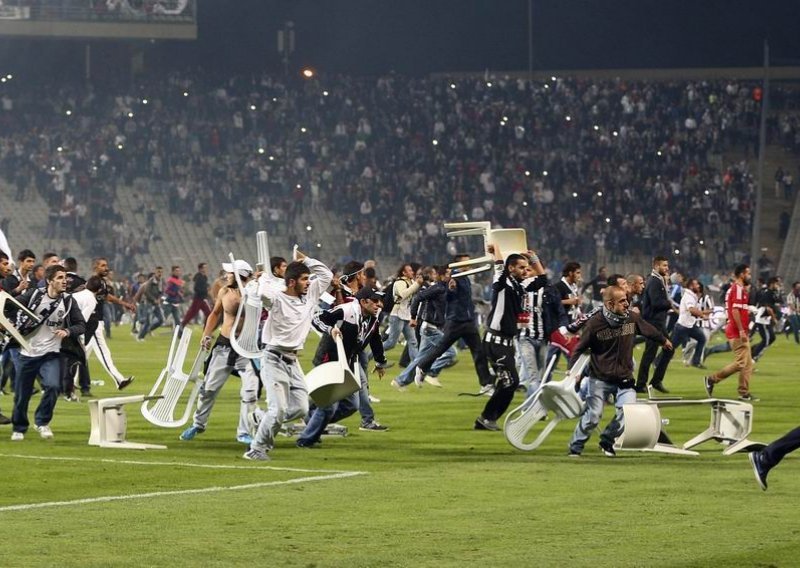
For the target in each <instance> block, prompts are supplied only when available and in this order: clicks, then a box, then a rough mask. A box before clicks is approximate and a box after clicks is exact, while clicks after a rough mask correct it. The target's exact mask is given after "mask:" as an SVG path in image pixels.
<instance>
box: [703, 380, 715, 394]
mask: <svg viewBox="0 0 800 568" xmlns="http://www.w3.org/2000/svg"><path fill="white" fill-rule="evenodd" d="M703 386H704V387H706V394H707V395H708V396H709V397H710V396H711V395H712V393H713V392H714V383H713V382H711V376H707V377H703Z"/></svg>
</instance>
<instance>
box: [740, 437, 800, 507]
mask: <svg viewBox="0 0 800 568" xmlns="http://www.w3.org/2000/svg"><path fill="white" fill-rule="evenodd" d="M797 448H800V426H798V427H797V428H795V429H794V430H792V431H791V432H789V433H787V434H786V435H785V436H783V437H782V438H778V439H777V440H775V441H774V442H772V443H771V444H770V445H769V446H767V447H766V448H764V449H763V450H761V451H757V452H750V455H749V457H750V463H751V464H752V465H753V473H754V474H755V476H756V481H757V482H758V485H759V487H761V489H763V490H764V491H766V490H767V474H769V472H770V470H771V469H772V468H773V467H775V466H776V465H778V464H779V463H780V462H781V460H782V459H783V458H784V457H786V454H788V453H791V452H793V451H795V450H796V449H797Z"/></svg>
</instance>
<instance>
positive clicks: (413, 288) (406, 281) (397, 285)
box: [383, 264, 422, 359]
mask: <svg viewBox="0 0 800 568" xmlns="http://www.w3.org/2000/svg"><path fill="white" fill-rule="evenodd" d="M420 286H422V276H421V275H420V276H417V277H416V279H415V278H414V269H413V268H411V265H410V264H404V265H403V266H401V267H400V270H398V271H397V279H396V280H395V281H394V284H392V297H393V298H394V306H393V307H392V311H391V312H389V313H390V314H391V315H389V330H388V331H387V335H388V337H387V338H386V341H385V342H384V343H383V350H384V352H388V351H389V350H390V349H391V348H392V347H394V346H395V345H397V341H398V340H399V339H400V333H401V332H402V334H403V336H404V337H405V338H406V343H407V345H408V355H409V357H411V359H413V358H414V357H416V356H417V336H416V335H415V334H414V329H413V328H412V327H411V325H409V324H410V322H411V299H412V298H413V296H414V294H416V293H417V291H418V290H419V288H420Z"/></svg>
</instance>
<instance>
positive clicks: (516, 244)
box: [488, 229, 528, 258]
mask: <svg viewBox="0 0 800 568" xmlns="http://www.w3.org/2000/svg"><path fill="white" fill-rule="evenodd" d="M488 241H489V244H492V245H495V246H497V247H499V249H500V252H502V253H503V258H508V256H509V255H511V254H520V253H523V252H527V251H528V237H527V235H526V233H525V229H492V230H491V231H489V235H488Z"/></svg>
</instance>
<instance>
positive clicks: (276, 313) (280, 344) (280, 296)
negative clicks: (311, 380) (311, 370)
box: [258, 258, 333, 351]
mask: <svg viewBox="0 0 800 568" xmlns="http://www.w3.org/2000/svg"><path fill="white" fill-rule="evenodd" d="M303 263H304V264H305V265H306V266H308V268H309V269H310V270H311V284H310V285H309V287H308V293H307V294H306V295H305V296H302V297H299V298H298V297H294V296H289V295H288V294H286V292H284V291H281V290H278V289H277V288H276V287H275V286H273V285H271V284H270V282H269V281H268V280H267V279H263V280H261V281H260V282H259V286H258V294H259V296H261V302H262V304H263V306H264V307H265V308H266V309H267V310H269V317H268V318H267V321H266V322H265V323H264V329H263V330H262V332H261V340H262V342H263V343H264V345H266V346H267V347H268V348H269V347H274V348H278V349H281V350H284V351H299V350H301V349H302V348H303V344H305V341H306V337H307V336H308V332H309V331H310V330H311V319H312V316H313V313H314V310H315V309H316V308H317V303H318V302H319V299H320V297H321V296H322V294H323V292H325V290H327V289H328V286H329V285H330V283H331V280H333V273H332V272H331V271H330V270H328V267H327V266H325V265H324V264H322V263H321V262H320V261H318V260H315V259H313V258H306V259H305V260H304V261H303Z"/></svg>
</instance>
